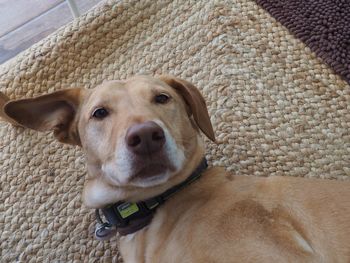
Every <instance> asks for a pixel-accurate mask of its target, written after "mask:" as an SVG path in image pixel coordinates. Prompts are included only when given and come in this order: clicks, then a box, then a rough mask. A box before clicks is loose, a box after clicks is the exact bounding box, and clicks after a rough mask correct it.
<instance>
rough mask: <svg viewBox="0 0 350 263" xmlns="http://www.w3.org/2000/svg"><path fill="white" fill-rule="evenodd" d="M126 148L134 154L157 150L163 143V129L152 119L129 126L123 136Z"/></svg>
mask: <svg viewBox="0 0 350 263" xmlns="http://www.w3.org/2000/svg"><path fill="white" fill-rule="evenodd" d="M125 140H126V144H127V145H128V148H129V149H130V150H131V151H132V152H133V153H135V154H140V155H146V154H152V153H155V152H158V151H160V150H161V149H162V147H163V145H164V143H165V135H164V131H163V129H162V128H161V127H160V126H159V125H158V124H157V123H155V122H154V121H147V122H144V123H140V124H135V125H133V126H131V127H130V128H129V129H128V131H127V132H126V136H125Z"/></svg>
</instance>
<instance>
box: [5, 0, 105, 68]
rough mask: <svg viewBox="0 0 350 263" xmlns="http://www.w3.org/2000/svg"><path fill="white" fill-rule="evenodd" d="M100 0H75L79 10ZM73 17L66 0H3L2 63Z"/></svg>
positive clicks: (85, 9) (82, 11) (89, 6)
mask: <svg viewBox="0 0 350 263" xmlns="http://www.w3.org/2000/svg"><path fill="white" fill-rule="evenodd" d="M100 1H101V0H76V3H77V6H78V10H79V12H80V14H83V13H85V12H86V11H88V10H89V9H90V8H91V7H93V6H94V5H96V4H97V3H98V2H100ZM71 20H73V16H72V14H71V12H70V9H69V6H68V4H67V3H66V1H64V0H0V64H2V63H4V62H5V61H7V60H8V59H10V58H12V57H14V56H15V55H17V54H18V53H20V52H21V51H23V50H25V49H27V48H28V47H30V46H31V45H33V44H34V43H36V42H38V41H39V40H41V39H42V38H44V37H46V36H47V35H49V34H50V33H52V32H54V31H55V30H57V29H58V28H60V27H61V26H63V25H65V24H66V23H68V22H69V21H71Z"/></svg>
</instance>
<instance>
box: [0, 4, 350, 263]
mask: <svg viewBox="0 0 350 263" xmlns="http://www.w3.org/2000/svg"><path fill="white" fill-rule="evenodd" d="M139 73H142V74H155V73H157V74H160V73H170V74H174V75H176V76H179V77H182V78H184V79H187V80H189V81H192V82H193V83H194V84H196V85H197V86H198V87H199V88H200V89H201V91H202V92H203V94H204V96H205V98H206V100H207V102H208V107H209V111H210V114H211V117H212V122H213V124H214V127H215V130H216V136H217V140H218V144H217V145H214V144H210V143H209V142H208V150H207V152H208V158H209V161H210V163H211V164H215V165H222V166H225V167H226V168H227V169H228V170H230V171H232V172H233V173H234V174H237V175H242V176H245V175H257V176H275V175H284V176H303V177H319V178H324V179H345V178H348V177H349V176H350V168H349V163H350V132H349V131H350V109H349V102H350V93H349V86H348V85H347V84H346V82H344V81H342V80H341V78H340V77H339V76H337V75H335V74H333V73H332V70H331V69H330V68H328V66H327V65H325V64H323V63H322V62H321V60H319V59H318V58H317V57H315V55H314V54H313V53H312V52H311V51H310V50H309V48H307V47H306V46H305V45H304V44H303V43H302V42H300V41H299V40H298V39H296V38H294V37H293V36H292V35H291V34H290V33H289V32H288V31H287V29H285V28H284V27H283V26H281V25H280V24H279V23H278V22H276V21H275V20H274V19H273V18H272V17H271V16H270V15H269V14H268V13H267V12H265V11H264V10H263V9H262V8H260V7H259V6H258V5H257V4H256V3H255V2H254V1H247V0H227V1H225V0H218V1H216V0H205V1H204V0H203V1H195V0H175V1H170V0H158V1H156V0H143V1H136V0H135V1H133V0H122V1H108V2H105V3H104V4H103V5H100V6H99V7H97V8H96V9H94V10H92V11H90V12H89V13H88V14H86V15H84V16H83V17H81V18H79V19H78V20H75V21H74V22H72V23H70V24H68V25H67V26H65V27H64V28H62V29H61V30H59V31H58V32H56V33H55V34H53V35H51V36H50V37H48V38H46V39H44V40H43V41H41V42H40V43H38V44H37V45H35V46H33V47H32V48H31V49H29V50H28V51H26V52H24V53H22V54H21V55H19V56H18V57H16V58H15V59H14V60H12V61H11V62H9V63H7V64H6V65H4V66H2V67H1V69H0V89H1V91H3V92H4V93H6V94H7V95H9V96H10V97H11V98H23V97H31V96H34V95H39V94H44V93H48V92H51V91H54V90H59V89H63V88H68V87H77V86H84V87H87V88H92V87H94V86H95V85H96V84H98V83H101V82H102V81H103V80H107V79H109V80H110V79H124V78H126V77H129V76H132V75H134V74H139ZM0 137H1V143H0V149H1V155H0V169H1V175H0V187H1V189H0V199H1V201H0V253H1V260H0V261H1V262H15V261H21V262H121V261H120V259H119V254H118V251H117V247H116V241H117V237H115V238H113V239H112V240H111V241H108V242H99V241H96V240H95V239H94V237H93V231H94V224H95V223H94V221H95V219H94V215H93V211H91V210H88V209H86V208H85V207H84V206H83V204H82V202H81V192H82V186H83V183H84V178H85V163H84V155H83V154H82V152H81V151H80V150H79V149H78V148H74V147H71V146H66V145H63V144H60V143H57V142H55V140H54V139H53V136H52V135H51V134H49V133H37V132H33V131H30V130H24V129H20V128H14V127H12V126H10V125H8V124H5V123H1V124H0Z"/></svg>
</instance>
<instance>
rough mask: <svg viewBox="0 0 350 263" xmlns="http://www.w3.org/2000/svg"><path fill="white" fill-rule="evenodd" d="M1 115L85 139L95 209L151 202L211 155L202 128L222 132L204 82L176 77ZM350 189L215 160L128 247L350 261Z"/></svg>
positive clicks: (160, 253) (167, 254)
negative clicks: (259, 173) (242, 170)
mask: <svg viewBox="0 0 350 263" xmlns="http://www.w3.org/2000/svg"><path fill="white" fill-rule="evenodd" d="M2 98H3V102H2V103H3V104H4V103H5V102H6V101H7V99H6V98H5V97H3V96H2ZM0 104H1V101H0ZM0 106H1V105H0ZM1 114H2V115H3V117H4V118H5V119H7V121H11V122H12V123H14V124H18V125H23V126H25V127H29V128H32V129H36V130H54V132H55V136H56V137H57V139H58V140H60V141H62V142H65V143H70V144H75V145H80V146H82V148H83V149H84V151H85V153H86V158H87V167H88V174H89V177H88V178H87V181H86V184H85V187H84V193H83V201H84V203H85V205H87V206H89V207H91V208H102V207H104V206H106V205H108V204H112V203H115V202H117V201H120V200H127V201H131V202H136V201H140V200H145V199H147V198H151V197H153V196H156V195H158V194H160V193H162V192H164V191H166V190H167V189H169V188H171V187H173V186H175V185H177V184H179V183H181V182H183V181H184V180H186V178H188V177H189V176H190V174H191V173H192V172H193V171H194V170H195V169H196V167H197V166H198V164H199V163H200V162H201V160H202V159H203V156H204V146H203V141H202V139H201V138H200V136H199V129H200V130H201V131H203V133H204V134H205V135H206V136H207V137H208V138H210V139H211V140H215V138H214V133H213V130H212V127H211V124H210V119H209V116H208V113H207V110H206V106H205V102H204V100H203V98H202V97H201V95H200V93H199V92H198V90H197V89H196V88H195V87H194V86H193V85H191V84H190V83H188V82H186V81H183V80H180V79H177V78H174V77H169V76H162V77H160V78H159V79H155V78H151V77H145V76H143V77H135V78H132V79H129V80H127V81H113V82H108V83H105V84H102V85H101V86H100V87H99V88H96V89H94V90H84V89H69V90H63V91H59V92H56V93H53V94H49V95H44V96H41V97H38V98H35V99H26V100H19V101H10V102H7V103H6V105H4V109H3V111H1V112H0V115H1ZM349 190H350V183H349V182H340V181H326V180H311V179H300V178H288V177H270V178H257V177H242V176H232V175H230V174H227V173H226V172H225V171H224V170H223V169H220V168H210V169H208V170H206V171H205V172H203V174H202V176H201V178H199V179H198V180H196V181H195V182H193V183H192V184H190V185H188V186H187V187H185V188H184V189H182V190H180V191H179V192H177V193H176V194H174V195H173V196H172V197H171V198H170V199H169V200H167V201H166V202H165V203H164V204H163V205H162V206H160V207H159V208H158V209H157V211H156V213H155V215H154V217H153V220H152V221H151V223H150V224H149V225H148V226H147V227H145V228H143V229H141V230H139V231H137V232H135V233H133V234H129V235H127V236H124V237H122V238H121V239H120V250H121V253H122V256H123V258H124V260H125V262H126V263H139V262H140V263H150V262H156V263H161V262H166V263H171V262H183V263H186V262H208V263H209V262H220V263H224V262H272V261H276V262H350V191H349Z"/></svg>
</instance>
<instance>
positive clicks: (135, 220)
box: [95, 158, 208, 239]
mask: <svg viewBox="0 0 350 263" xmlns="http://www.w3.org/2000/svg"><path fill="white" fill-rule="evenodd" d="M207 167H208V164H207V160H206V159H205V158H204V159H203V160H202V161H201V162H200V164H199V165H198V166H197V168H196V169H195V170H194V171H193V172H192V174H191V175H190V176H189V177H187V179H186V180H184V181H183V182H181V183H179V184H177V185H175V186H173V187H171V188H169V189H168V190H166V191H165V192H163V193H161V194H159V195H157V196H154V197H152V198H149V199H147V200H144V201H140V202H137V203H132V202H125V201H120V202H117V203H115V204H112V205H109V206H106V207H104V208H103V209H101V211H102V212H103V214H104V216H105V218H106V220H107V222H105V223H103V222H102V220H101V217H100V211H99V210H98V209H96V216H97V221H98V222H99V226H100V227H99V228H97V229H96V232H95V235H96V237H97V238H98V239H105V238H106V237H107V236H108V237H109V236H110V233H111V231H110V230H111V229H113V228H114V227H115V228H116V230H117V232H118V233H119V234H120V235H128V234H132V233H135V232H136V231H138V230H140V229H142V228H144V227H145V226H147V225H148V224H150V223H151V221H152V218H153V215H154V213H155V211H156V209H157V208H158V207H159V206H160V205H162V204H163V203H164V202H165V201H166V200H168V199H169V198H170V197H171V196H173V195H174V194H176V193H178V192H179V191H180V190H181V189H183V188H185V187H186V186H188V185H189V184H191V183H192V182H194V181H196V180H197V179H199V177H200V176H201V175H202V172H203V171H204V170H205V169H206V168H207Z"/></svg>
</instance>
